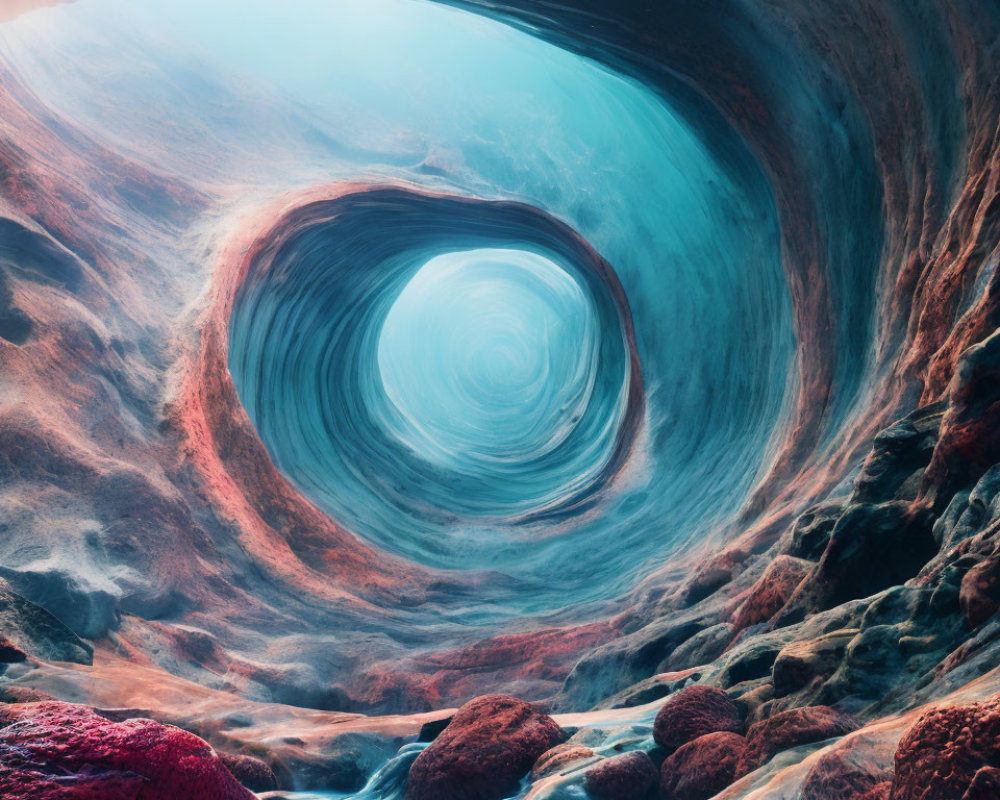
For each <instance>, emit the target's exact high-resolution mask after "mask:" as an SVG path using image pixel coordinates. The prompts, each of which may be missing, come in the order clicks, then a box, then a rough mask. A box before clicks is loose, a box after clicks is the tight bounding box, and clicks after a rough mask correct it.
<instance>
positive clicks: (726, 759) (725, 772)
mask: <svg viewBox="0 0 1000 800" xmlns="http://www.w3.org/2000/svg"><path fill="white" fill-rule="evenodd" d="M745 749H746V739H744V738H743V737H742V736H740V735H739V734H738V733H730V732H727V731H720V732H718V733H709V734H706V735H704V736H699V737H698V738H697V739H695V740H694V741H691V742H688V743H687V744H685V745H683V746H681V747H680V748H678V750H677V751H676V752H674V753H672V754H671V755H670V756H668V757H667V758H666V760H665V761H664V762H663V765H662V766H661V768H660V794H661V796H662V797H663V799H664V800H708V798H710V797H714V796H715V795H717V794H718V793H719V792H721V791H722V790H723V789H725V788H726V787H727V786H729V784H731V783H732V782H733V779H734V778H735V777H736V766H737V764H738V763H739V760H740V757H741V756H742V755H743V751H744V750H745Z"/></svg>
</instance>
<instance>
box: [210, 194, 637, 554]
mask: <svg viewBox="0 0 1000 800" xmlns="http://www.w3.org/2000/svg"><path fill="white" fill-rule="evenodd" d="M262 241H264V242H266V246H264V247H262V248H260V250H259V252H258V253H257V255H256V256H255V257H254V258H252V259H250V261H249V263H248V265H247V269H246V273H245V275H244V276H243V277H242V279H241V280H240V282H239V286H238V288H237V289H236V291H235V294H234V297H233V302H232V312H231V316H230V318H229V331H228V333H229V336H228V341H229V349H228V366H229V370H230V372H231V374H232V378H233V383H234V386H235V388H236V391H237V393H238V394H239V397H240V400H241V402H242V404H243V407H244V408H245V409H246V412H247V414H248V415H249V417H250V420H251V421H252V422H253V424H254V426H255V428H256V430H257V432H258V434H259V435H260V437H261V440H262V441H263V443H264V444H265V446H266V447H267V449H268V452H269V454H270V455H271V458H272V459H273V460H274V462H275V464H276V465H277V466H278V468H279V469H280V470H281V471H282V472H283V473H284V474H285V475H286V476H288V477H289V478H290V480H291V481H292V482H293V483H294V484H295V485H296V486H298V487H299V488H300V490H301V491H303V492H304V493H305V494H306V495H307V496H308V497H310V498H311V499H312V500H313V501H314V502H316V503H317V504H318V505H319V506H320V507H321V508H323V509H324V510H326V511H327V512H328V513H330V514H331V516H333V517H334V518H335V519H337V520H338V521H340V522H342V523H344V524H346V525H347V526H348V527H349V528H350V529H351V530H354V531H356V532H358V533H359V534H361V535H362V536H363V537H365V538H366V539H368V540H369V541H371V542H372V543H374V544H376V545H378V546H379V547H380V548H382V549H385V550H387V551H389V552H393V553H397V554H401V555H404V556H406V557H409V558H413V559H415V560H417V561H421V562H424V563H430V564H433V565H435V566H448V567H459V566H465V565H467V554H465V553H463V552H461V550H462V548H461V546H460V539H461V537H464V536H467V535H468V533H469V530H470V529H476V530H487V529H488V530H489V531H490V532H491V536H492V538H491V536H484V537H482V538H481V540H480V542H479V544H478V548H479V551H480V553H481V554H485V555H486V556H488V557H489V556H490V555H491V553H493V552H495V551H498V550H503V549H508V543H507V542H505V541H504V539H503V536H502V535H501V536H496V529H497V528H498V527H502V526H511V525H520V524H524V523H537V522H545V523H549V524H551V523H558V522H562V521H566V520H570V519H573V518H576V517H577V516H578V515H579V514H580V513H581V512H582V511H583V510H585V509H586V508H588V507H590V506H592V505H593V504H594V503H595V502H596V499H597V498H598V497H599V496H600V494H601V491H602V490H603V489H605V488H606V487H607V486H608V485H609V484H610V483H611V482H613V479H614V478H615V476H617V475H618V474H619V473H620V472H621V470H622V468H623V467H624V465H625V463H626V462H627V460H628V458H629V456H630V454H631V453H632V451H633V446H634V444H635V441H636V436H637V433H638V431H639V429H640V426H641V422H642V418H643V387H642V373H641V370H640V366H639V357H638V354H637V351H636V346H635V334H634V330H633V326H632V319H631V313H630V310H629V307H628V302H627V300H626V297H625V292H624V290H623V288H622V286H621V283H620V282H619V281H618V278H617V276H616V275H615V272H614V270H613V269H612V267H611V266H610V265H609V264H608V263H607V262H606V261H605V260H604V259H603V258H601V257H600V256H599V255H598V254H597V253H596V252H595V251H594V250H593V248H591V247H590V246H589V245H588V244H587V243H586V242H585V241H584V240H583V239H582V237H580V236H579V235H577V234H576V233H575V232H574V231H572V229H570V228H569V227H568V226H567V225H565V224H564V223H562V222H560V221H558V220H556V219H555V218H554V217H552V216H550V215H549V214H547V213H545V212H543V211H541V210H538V209H536V208H533V207H531V206H528V205H525V204H522V203H515V202H505V201H487V200H480V199H476V198H472V197H461V196H444V195H438V194H432V193H428V192H426V191H424V190H418V189H416V188H415V187H403V186H371V187H368V188H366V189H365V190H364V191H360V192H359V191H350V192H347V193H344V194H341V195H339V196H337V197H332V198H329V199H326V200H318V201H313V202H310V203H307V204H305V205H303V206H300V207H298V208H295V209H294V210H292V211H291V212H289V213H288V214H286V215H285V216H284V218H283V219H281V220H279V221H278V223H277V224H276V225H275V226H274V227H273V228H272V229H271V230H270V231H268V232H267V233H266V234H265V235H264V236H263V237H262ZM456 292H457V294H456ZM414 315H416V317H415V318H414ZM524 555H525V557H530V553H528V552H525V553H524Z"/></svg>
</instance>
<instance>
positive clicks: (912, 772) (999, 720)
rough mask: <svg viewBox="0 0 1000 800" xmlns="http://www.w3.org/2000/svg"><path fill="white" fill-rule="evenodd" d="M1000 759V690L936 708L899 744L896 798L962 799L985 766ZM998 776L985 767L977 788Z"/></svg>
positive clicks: (922, 799) (893, 795)
mask: <svg viewBox="0 0 1000 800" xmlns="http://www.w3.org/2000/svg"><path fill="white" fill-rule="evenodd" d="M998 763H1000V696H996V697H993V698H991V699H989V700H986V701H983V702H980V703H963V704H961V705H956V706H950V707H947V708H938V709H934V710H933V711H929V712H927V713H926V714H924V715H923V716H922V717H921V718H920V720H919V721H918V722H917V723H916V724H915V725H914V726H913V727H912V728H910V730H909V731H907V733H906V735H905V736H904V737H903V738H902V740H901V741H900V743H899V746H898V747H897V748H896V759H895V774H894V777H893V784H892V794H891V798H892V800H962V799H963V797H965V796H966V792H968V791H969V790H970V789H971V788H972V785H973V780H974V779H975V778H976V775H977V773H978V772H979V771H980V769H982V768H983V767H992V766H995V765H996V764H998ZM995 777H996V776H995V775H993V774H992V773H989V772H987V773H984V775H983V776H982V777H981V778H980V779H979V781H980V786H979V787H976V788H975V792H982V791H985V787H986V786H988V785H989V782H990V781H992V780H993V779H994V778H995ZM973 796H975V795H973ZM992 796H994V797H995V795H992ZM969 800H971V797H970V798H969Z"/></svg>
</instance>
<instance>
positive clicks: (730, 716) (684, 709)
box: [653, 686, 743, 753]
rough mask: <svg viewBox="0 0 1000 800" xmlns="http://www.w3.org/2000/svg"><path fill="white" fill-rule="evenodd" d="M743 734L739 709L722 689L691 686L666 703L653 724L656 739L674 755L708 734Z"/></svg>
mask: <svg viewBox="0 0 1000 800" xmlns="http://www.w3.org/2000/svg"><path fill="white" fill-rule="evenodd" d="M718 731H729V732H731V733H742V732H743V714H742V712H741V711H740V707H739V706H738V705H736V703H734V702H733V701H732V700H731V699H730V697H729V695H727V694H726V693H725V692H723V691H722V690H721V689H714V688H712V687H710V686H689V687H688V688H686V689H681V691H679V692H677V694H675V695H673V696H672V697H671V698H669V699H668V700H667V702H666V703H664V704H663V708H661V709H660V712H659V713H658V714H657V715H656V721H655V722H654V723H653V738H654V739H655V740H656V743H657V744H658V745H660V747H662V748H664V749H665V750H666V751H667V752H669V753H672V752H673V751H674V750H676V749H677V748H678V747H681V746H682V745H685V744H687V743H688V742H691V741H694V740H695V739H697V738H698V737H700V736H704V735H705V734H706V733H717V732H718Z"/></svg>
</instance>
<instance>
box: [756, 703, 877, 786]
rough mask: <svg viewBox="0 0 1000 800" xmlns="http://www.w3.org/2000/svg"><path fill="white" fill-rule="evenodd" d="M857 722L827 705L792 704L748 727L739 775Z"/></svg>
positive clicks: (854, 726) (851, 727)
mask: <svg viewBox="0 0 1000 800" xmlns="http://www.w3.org/2000/svg"><path fill="white" fill-rule="evenodd" d="M857 727H858V724H857V722H855V721H854V720H853V719H851V718H850V717H848V716H847V715H845V714H841V713H840V712H839V711H835V710H834V709H832V708H829V707H827V706H811V707H809V708H793V709H789V710H788V711H783V712H781V713H780V714H775V715H774V716H773V717H769V718H768V719H765V720H762V721H761V722H757V723H755V724H754V725H751V726H750V730H749V731H747V748H746V750H745V751H744V752H743V755H742V756H741V758H740V763H739V765H738V766H737V768H736V774H737V776H742V775H746V774H747V773H750V772H753V771H754V770H755V769H757V768H758V767H761V766H763V765H764V764H766V763H767V762H768V761H769V760H770V759H771V757H772V756H774V755H775V754H777V753H780V752H781V751H782V750H787V749H789V748H790V747H797V746H798V745H802V744H810V743H812V742H821V741H823V740H824V739H832V738H834V737H835V736H843V735H844V734H847V733H850V732H851V731H853V730H856V729H857Z"/></svg>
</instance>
